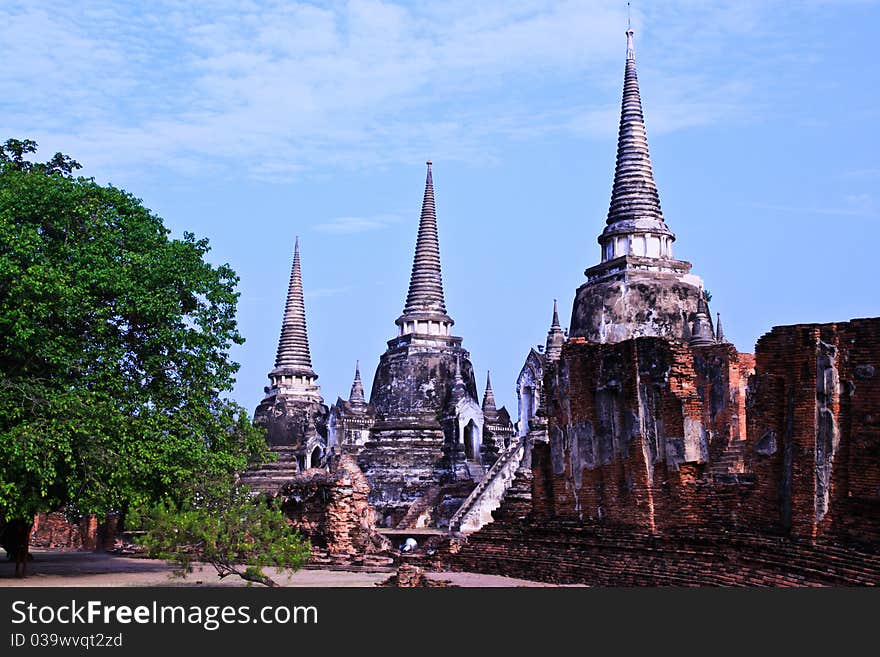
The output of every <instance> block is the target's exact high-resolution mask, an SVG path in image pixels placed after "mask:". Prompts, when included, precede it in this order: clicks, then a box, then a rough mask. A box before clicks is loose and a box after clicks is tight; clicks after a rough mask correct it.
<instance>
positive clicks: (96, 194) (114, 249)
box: [0, 140, 266, 522]
mask: <svg viewBox="0 0 880 657" xmlns="http://www.w3.org/2000/svg"><path fill="white" fill-rule="evenodd" d="M35 151H36V144H35V143H34V142H32V141H29V140H22V141H19V140H9V141H7V142H6V143H5V145H3V146H0V522H2V521H3V520H12V519H22V520H25V519H27V518H29V517H33V514H34V513H35V512H38V511H46V510H53V509H57V508H59V507H61V506H64V507H65V508H67V509H68V510H69V511H71V512H74V513H76V512H80V513H97V514H104V513H107V512H110V511H115V512H122V513H125V512H126V511H127V510H128V509H130V508H133V507H136V506H152V505H154V504H156V503H159V502H162V503H164V504H166V505H173V504H177V505H180V504H183V503H184V502H185V501H186V499H187V498H186V494H185V493H184V491H186V490H187V484H188V482H191V481H193V480H197V479H199V478H203V477H205V476H213V477H221V476H226V477H228V476H230V474H231V473H233V472H235V471H236V470H240V469H243V468H244V467H245V466H246V465H247V464H248V462H250V461H255V460H260V459H264V458H265V457H266V444H265V439H264V436H263V434H262V431H260V430H258V429H255V428H254V427H253V425H252V423H251V422H250V420H249V419H248V417H247V414H246V413H245V411H244V409H242V408H240V407H239V406H237V405H236V404H234V403H231V402H230V401H228V400H227V399H226V398H225V396H224V395H225V393H227V392H228V391H229V390H230V389H231V387H232V384H233V382H234V378H233V377H234V374H235V372H236V370H237V368H238V365H237V364H236V363H234V362H232V361H231V360H230V357H229V350H230V348H231V347H232V346H233V345H235V344H240V343H242V342H243V340H242V338H241V336H240V335H239V333H238V331H237V327H236V321H235V307H236V302H237V298H238V293H237V292H236V291H235V286H236V283H237V280H238V279H237V277H236V275H235V273H234V272H233V271H232V269H231V268H230V267H229V266H228V265H221V266H216V267H215V266H212V265H211V264H209V263H208V262H207V261H206V260H205V255H206V253H207V252H208V242H207V240H204V239H196V238H195V237H194V236H193V235H192V234H189V233H185V234H184V236H183V238H182V239H171V238H170V237H169V231H168V230H167V229H166V228H165V226H164V225H163V223H162V220H161V219H160V218H159V217H157V216H156V215H154V214H152V213H151V212H150V211H149V210H148V209H146V208H145V207H144V206H143V204H142V203H141V201H140V200H139V199H137V198H135V197H134V196H132V195H131V194H129V193H127V192H125V191H123V190H121V189H118V188H116V187H113V186H112V185H99V184H97V183H96V182H95V181H94V180H93V179H90V178H84V177H76V176H74V171H75V170H76V169H78V168H79V164H78V163H76V162H75V161H74V160H71V159H70V158H69V157H66V156H64V155H62V154H60V153H58V154H56V155H55V156H54V157H53V158H52V159H51V160H49V161H48V162H44V163H36V162H31V161H29V160H28V156H30V155H31V154H33V153H34V152H35Z"/></svg>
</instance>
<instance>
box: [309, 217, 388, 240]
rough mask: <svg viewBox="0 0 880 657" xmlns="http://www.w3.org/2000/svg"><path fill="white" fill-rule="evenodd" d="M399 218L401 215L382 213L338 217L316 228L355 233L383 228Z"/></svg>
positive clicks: (340, 233) (325, 230) (335, 233)
mask: <svg viewBox="0 0 880 657" xmlns="http://www.w3.org/2000/svg"><path fill="white" fill-rule="evenodd" d="M399 220H400V219H399V217H396V216H391V215H381V216H376V217H337V218H336V219H333V220H331V221H328V222H325V223H320V224H317V225H316V226H315V230H317V231H318V232H321V233H331V234H333V235H353V234H355V233H366V232H369V231H374V230H382V229H383V228H387V227H388V226H390V225H391V224H394V223H397V222H398V221H399Z"/></svg>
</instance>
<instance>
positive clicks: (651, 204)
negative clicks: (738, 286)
mask: <svg viewBox="0 0 880 657" xmlns="http://www.w3.org/2000/svg"><path fill="white" fill-rule="evenodd" d="M674 241H675V235H674V234H673V233H672V231H671V230H670V229H669V227H668V226H667V225H666V222H665V221H664V219H663V212H662V211H661V209H660V196H659V194H658V193H657V185H656V184H655V183H654V173H653V170H652V168H651V157H650V155H649V153H648V139H647V134H646V132H645V120H644V116H643V115H642V100H641V96H640V94H639V82H638V77H637V76H636V61H635V53H634V50H633V31H632V29H628V30H627V32H626V69H625V73H624V87H623V102H622V104H621V113H620V130H619V133H618V143H617V165H616V167H615V170H614V186H613V189H612V191H611V205H610V207H609V208H608V218H607V220H606V226H605V230H604V231H602V234H601V235H600V236H599V244H600V246H601V262H600V264H598V265H596V266H594V267H590V268H588V269H587V270H586V271H585V272H584V274H585V275H586V276H587V282H586V283H584V284H583V285H581V286H580V287H579V288H578V290H577V293H576V296H575V302H574V307H573V309H572V314H571V327H570V331H571V337H576V338H577V337H582V338H586V340H587V341H588V342H601V343H615V342H622V341H623V340H627V339H629V338H633V337H639V336H656V337H662V338H667V339H672V340H674V341H677V342H687V341H689V340H690V339H691V335H692V324H693V322H694V321H695V320H696V319H697V313H698V312H699V310H700V307H701V304H702V302H703V281H702V280H700V279H699V278H698V277H697V276H694V275H692V274H691V273H690V270H691V264H690V263H689V262H684V261H682V260H675V259H674V258H673V257H672V243H673V242H674ZM706 312H708V309H706ZM705 319H706V324H707V326H708V328H709V330H710V331H711V323H710V322H709V321H708V315H707V316H706V318H705Z"/></svg>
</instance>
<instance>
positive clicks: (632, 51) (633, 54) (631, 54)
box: [626, 2, 636, 61]
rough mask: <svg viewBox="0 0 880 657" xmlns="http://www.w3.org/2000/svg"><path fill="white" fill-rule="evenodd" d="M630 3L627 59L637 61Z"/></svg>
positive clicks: (627, 13)
mask: <svg viewBox="0 0 880 657" xmlns="http://www.w3.org/2000/svg"><path fill="white" fill-rule="evenodd" d="M629 9H630V7H629V3H628V2H627V3H626V59H627V61H630V60H632V61H635V59H636V51H635V48H634V47H633V29H632V20H631V19H630V11H629Z"/></svg>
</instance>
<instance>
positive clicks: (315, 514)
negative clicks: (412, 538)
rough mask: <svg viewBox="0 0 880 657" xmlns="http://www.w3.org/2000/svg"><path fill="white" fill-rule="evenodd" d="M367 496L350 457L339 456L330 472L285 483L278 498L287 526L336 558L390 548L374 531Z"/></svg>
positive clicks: (364, 482) (314, 472)
mask: <svg viewBox="0 0 880 657" xmlns="http://www.w3.org/2000/svg"><path fill="white" fill-rule="evenodd" d="M369 492H370V486H369V483H368V482H367V479H366V477H365V476H364V474H363V473H362V472H361V471H360V469H359V468H358V466H357V463H355V461H354V457H353V456H351V455H350V454H343V455H342V456H341V457H340V459H339V460H338V462H337V464H336V466H335V467H334V468H333V470H332V471H330V472H327V471H325V470H321V469H316V470H310V471H307V472H305V473H303V474H301V475H299V476H297V477H295V478H294V479H292V480H290V481H289V482H288V483H286V484H285V485H284V486H283V487H282V489H281V492H280V496H281V499H282V508H283V509H284V512H285V514H286V515H287V517H288V519H289V520H290V522H291V524H292V525H293V526H294V527H296V528H297V529H299V530H300V531H301V532H302V533H303V534H304V535H305V536H307V537H308V538H309V540H310V541H311V542H312V544H313V545H314V546H315V547H317V548H318V549H319V550H325V551H326V552H328V553H329V554H331V555H339V554H357V553H376V552H381V551H383V550H387V549H390V547H391V546H390V545H389V544H388V542H387V541H386V540H385V539H384V538H382V537H381V536H380V535H379V534H377V533H376V531H375V526H374V524H373V513H372V509H371V508H370V505H369V501H368V497H369Z"/></svg>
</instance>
